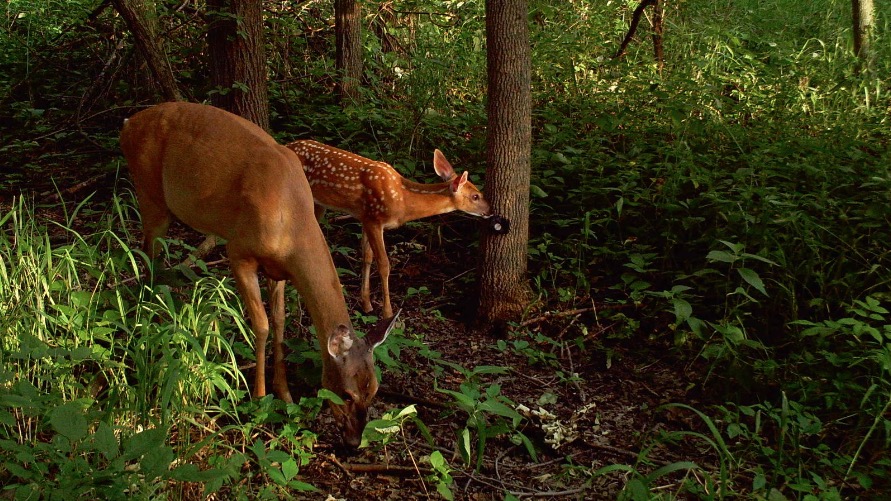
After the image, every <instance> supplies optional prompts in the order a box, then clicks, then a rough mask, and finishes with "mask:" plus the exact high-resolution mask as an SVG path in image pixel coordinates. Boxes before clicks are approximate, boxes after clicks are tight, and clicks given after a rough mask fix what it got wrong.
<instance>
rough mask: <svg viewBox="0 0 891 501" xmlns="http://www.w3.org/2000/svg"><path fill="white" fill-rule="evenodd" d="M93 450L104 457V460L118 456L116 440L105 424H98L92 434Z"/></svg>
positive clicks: (109, 427) (118, 449)
mask: <svg viewBox="0 0 891 501" xmlns="http://www.w3.org/2000/svg"><path fill="white" fill-rule="evenodd" d="M93 449H94V450H96V451H97V452H99V453H100V454H102V455H103V456H105V459H114V458H116V457H118V454H120V448H119V447H118V439H117V438H116V437H115V436H114V430H112V429H111V426H109V425H108V424H106V423H99V426H98V427H97V428H96V432H95V433H93Z"/></svg>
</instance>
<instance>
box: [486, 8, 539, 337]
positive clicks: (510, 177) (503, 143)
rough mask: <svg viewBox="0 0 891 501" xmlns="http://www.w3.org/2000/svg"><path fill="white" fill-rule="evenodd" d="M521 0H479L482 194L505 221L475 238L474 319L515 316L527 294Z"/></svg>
mask: <svg viewBox="0 0 891 501" xmlns="http://www.w3.org/2000/svg"><path fill="white" fill-rule="evenodd" d="M527 16H528V8H527V1H526V0H487V2H486V44H487V58H488V83H489V94H488V98H489V100H488V117H489V119H488V120H489V123H488V137H487V157H486V162H487V168H486V185H485V191H486V197H487V198H488V199H489V200H490V202H492V204H493V205H494V207H495V210H496V211H497V212H498V213H500V214H501V215H502V216H504V217H506V218H507V219H509V220H510V221H511V231H510V232H509V233H507V234H505V235H498V234H495V233H492V232H485V233H484V234H483V237H482V240H481V253H482V263H481V269H480V306H479V311H478V313H479V315H478V321H479V323H480V325H481V326H484V327H491V326H496V327H497V326H499V325H503V324H504V323H505V322H506V321H509V320H515V319H517V318H519V316H520V314H521V313H522V312H523V310H524V309H525V307H526V305H527V303H528V299H529V284H528V281H527V277H526V265H527V245H528V241H529V178H530V172H531V150H532V91H531V51H530V46H529V27H528V19H527Z"/></svg>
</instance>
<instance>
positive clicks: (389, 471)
mask: <svg viewBox="0 0 891 501" xmlns="http://www.w3.org/2000/svg"><path fill="white" fill-rule="evenodd" d="M333 461H334V462H335V464H337V465H338V466H340V467H341V468H342V469H343V470H344V471H346V472H352V473H377V474H382V475H399V476H409V475H411V476H414V475H418V474H420V475H430V474H432V473H433V470H431V469H430V468H415V467H414V466H399V465H392V464H391V465H387V464H376V463H373V464H371V463H369V464H366V463H341V462H339V461H337V459H336V458H333Z"/></svg>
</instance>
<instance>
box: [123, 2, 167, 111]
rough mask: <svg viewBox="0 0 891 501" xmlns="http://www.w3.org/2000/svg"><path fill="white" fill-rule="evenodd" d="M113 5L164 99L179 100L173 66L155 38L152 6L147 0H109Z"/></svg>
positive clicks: (156, 35) (155, 24)
mask: <svg viewBox="0 0 891 501" xmlns="http://www.w3.org/2000/svg"><path fill="white" fill-rule="evenodd" d="M112 3H113V4H114V8H115V9H116V10H117V11H118V13H119V14H120V15H121V18H123V19H124V23H126V24H127V28H128V29H129V30H130V33H131V34H132V35H133V40H134V43H135V45H136V48H137V50H138V51H139V53H140V54H141V55H142V57H143V59H145V63H146V65H147V66H148V69H149V72H150V73H151V75H152V80H153V81H154V83H155V84H156V85H157V86H158V90H159V91H160V93H161V95H162V96H163V97H164V100H165V101H181V100H182V96H181V95H180V93H179V89H177V87H176V79H175V78H174V76H173V70H172V69H171V68H170V63H169V62H168V61H167V56H166V54H165V53H164V49H163V48H162V46H161V42H160V41H159V40H158V34H157V30H156V26H157V23H156V19H155V8H154V5H153V4H152V3H151V0H148V1H143V0H113V1H112Z"/></svg>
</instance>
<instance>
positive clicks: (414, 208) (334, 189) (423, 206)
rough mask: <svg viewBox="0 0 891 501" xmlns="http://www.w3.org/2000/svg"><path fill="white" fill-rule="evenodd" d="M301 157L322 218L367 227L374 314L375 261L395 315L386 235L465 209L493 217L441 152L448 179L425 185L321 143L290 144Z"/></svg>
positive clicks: (386, 310)
mask: <svg viewBox="0 0 891 501" xmlns="http://www.w3.org/2000/svg"><path fill="white" fill-rule="evenodd" d="M286 146H287V147H288V148H291V149H292V150H294V151H295V152H296V153H297V156H298V157H300V161H301V162H302V163H303V169H304V170H305V171H306V178H307V179H308V180H309V185H310V187H311V188H312V195H313V198H314V199H315V202H316V216H317V217H319V218H321V216H322V214H323V213H324V211H325V208H330V209H336V210H339V211H342V212H346V213H347V214H350V215H351V216H353V217H355V218H357V219H358V220H359V221H361V222H362V256H363V268H362V288H361V295H362V307H363V309H364V310H365V312H366V313H367V312H370V311H371V310H372V308H371V292H370V290H369V289H370V278H369V275H370V274H371V262H372V261H373V260H374V261H376V262H377V269H378V273H380V276H381V289H382V292H383V296H384V306H383V317H384V318H390V317H392V316H393V307H392V306H391V305H390V284H389V278H390V260H389V259H388V258H387V250H386V247H385V245H384V230H389V229H393V228H398V227H399V226H402V225H403V224H405V223H406V222H408V221H414V220H415V219H421V218H423V217H427V216H433V215H436V214H444V213H446V212H452V211H455V210H460V211H462V212H466V213H468V214H472V215H475V216H480V217H483V218H489V217H492V216H493V212H492V209H491V208H490V207H489V202H487V201H486V199H485V198H484V197H483V194H482V193H481V192H480V190H479V189H477V187H476V186H474V185H473V183H471V182H470V181H468V180H467V176H468V174H467V172H466V171H465V172H464V173H463V174H462V175H460V176H458V175H457V174H455V170H454V169H453V168H452V165H451V164H450V163H449V161H448V160H446V158H445V155H443V154H442V152H441V151H439V150H435V151H434V152H433V169H434V170H435V171H436V173H437V174H438V175H439V177H440V178H442V179H443V180H444V182H442V183H438V184H421V183H415V182H413V181H409V180H408V179H405V178H404V177H402V176H401V175H400V174H399V173H398V172H396V169H394V168H393V167H392V166H390V165H389V164H387V163H384V162H375V161H374V160H369V159H367V158H365V157H361V156H359V155H355V154H353V153H350V152H348V151H344V150H341V149H338V148H334V147H332V146H327V145H324V144H322V143H319V142H316V141H308V140H304V141H294V142H293V143H289V144H287V145H286Z"/></svg>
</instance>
